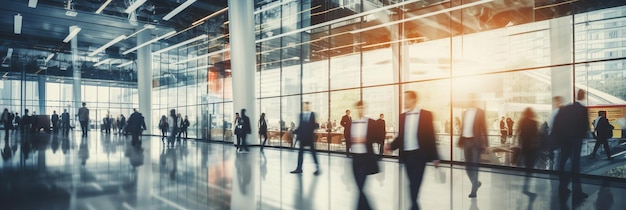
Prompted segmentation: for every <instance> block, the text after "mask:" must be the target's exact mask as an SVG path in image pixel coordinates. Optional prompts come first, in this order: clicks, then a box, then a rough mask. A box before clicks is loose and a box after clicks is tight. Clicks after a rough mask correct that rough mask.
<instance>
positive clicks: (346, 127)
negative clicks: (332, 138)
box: [341, 109, 352, 157]
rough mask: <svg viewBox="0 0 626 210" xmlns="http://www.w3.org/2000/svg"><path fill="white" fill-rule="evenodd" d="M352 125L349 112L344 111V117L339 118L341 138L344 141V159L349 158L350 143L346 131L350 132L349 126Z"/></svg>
mask: <svg viewBox="0 0 626 210" xmlns="http://www.w3.org/2000/svg"><path fill="white" fill-rule="evenodd" d="M351 124H352V117H350V110H349V109H347V110H346V115H344V116H343V117H341V127H343V138H344V139H345V140H346V157H350V144H351V142H350V141H349V140H348V139H350V137H349V136H347V135H348V130H350V125H351Z"/></svg>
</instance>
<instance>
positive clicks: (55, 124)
mask: <svg viewBox="0 0 626 210" xmlns="http://www.w3.org/2000/svg"><path fill="white" fill-rule="evenodd" d="M52 132H54V133H58V132H59V122H53V123H52Z"/></svg>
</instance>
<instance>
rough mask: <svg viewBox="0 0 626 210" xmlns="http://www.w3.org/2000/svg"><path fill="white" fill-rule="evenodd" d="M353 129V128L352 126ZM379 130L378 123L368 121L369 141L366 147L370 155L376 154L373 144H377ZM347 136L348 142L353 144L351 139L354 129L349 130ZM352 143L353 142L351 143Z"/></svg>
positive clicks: (367, 137) (367, 135)
mask: <svg viewBox="0 0 626 210" xmlns="http://www.w3.org/2000/svg"><path fill="white" fill-rule="evenodd" d="M350 127H352V126H350ZM377 128H378V126H377V124H376V121H375V120H372V119H369V118H368V120H367V134H366V137H365V139H367V142H366V143H365V147H366V148H367V153H368V154H374V148H373V146H372V144H373V143H375V142H376V129H377ZM346 133H347V135H348V139H346V141H350V142H351V138H352V129H348V130H347V131H346ZM351 143H352V142H351Z"/></svg>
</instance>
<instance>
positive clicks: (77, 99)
mask: <svg viewBox="0 0 626 210" xmlns="http://www.w3.org/2000/svg"><path fill="white" fill-rule="evenodd" d="M71 47H72V70H73V77H74V83H73V84H72V93H73V95H74V97H73V99H74V113H71V111H72V110H71V109H68V110H67V111H68V112H70V116H77V114H78V109H79V108H80V107H82V105H81V104H82V102H83V96H82V93H81V90H82V89H81V85H82V76H81V74H80V73H81V70H80V64H78V36H74V38H72V41H71ZM74 122H75V123H78V117H76V120H75V121H74Z"/></svg>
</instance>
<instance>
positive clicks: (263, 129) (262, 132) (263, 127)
mask: <svg viewBox="0 0 626 210" xmlns="http://www.w3.org/2000/svg"><path fill="white" fill-rule="evenodd" d="M261 137H263V143H261V151H263V147H265V143H266V142H267V121H265V113H261V118H260V119H259V140H260V139H261Z"/></svg>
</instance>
